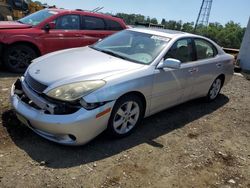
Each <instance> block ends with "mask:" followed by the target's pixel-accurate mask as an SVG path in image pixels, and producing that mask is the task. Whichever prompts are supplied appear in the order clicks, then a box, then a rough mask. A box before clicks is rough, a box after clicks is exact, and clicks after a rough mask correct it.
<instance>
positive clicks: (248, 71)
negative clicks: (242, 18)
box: [238, 18, 250, 79]
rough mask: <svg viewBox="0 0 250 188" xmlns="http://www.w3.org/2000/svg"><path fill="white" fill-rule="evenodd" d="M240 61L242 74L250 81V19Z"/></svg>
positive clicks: (239, 56) (241, 48)
mask: <svg viewBox="0 0 250 188" xmlns="http://www.w3.org/2000/svg"><path fill="white" fill-rule="evenodd" d="M238 60H239V63H240V67H241V69H242V73H243V74H244V75H245V76H246V78H247V79H250V18H249V21H248V25H247V29H246V32H245V35H244V38H243V41H242V43H241V47H240V53H239V55H238Z"/></svg>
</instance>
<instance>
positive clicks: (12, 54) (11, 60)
mask: <svg viewBox="0 0 250 188" xmlns="http://www.w3.org/2000/svg"><path fill="white" fill-rule="evenodd" d="M36 57H37V54H36V51H35V50H34V49H32V48H31V47H30V46H27V45H23V44H18V45H13V46H10V47H9V48H8V49H7V50H6V51H5V52H4V57H3V58H4V65H5V66H6V68H7V69H8V70H9V71H11V72H15V73H23V72H25V70H26V69H27V67H28V66H29V65H30V63H31V61H32V60H33V59H35V58H36Z"/></svg>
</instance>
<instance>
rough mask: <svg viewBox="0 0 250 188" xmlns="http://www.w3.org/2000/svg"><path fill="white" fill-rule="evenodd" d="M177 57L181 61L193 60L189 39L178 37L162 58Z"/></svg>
mask: <svg viewBox="0 0 250 188" xmlns="http://www.w3.org/2000/svg"><path fill="white" fill-rule="evenodd" d="M167 58H173V59H178V60H180V61H181V62H182V63H186V62H190V61H193V47H192V40H191V39H189V38H188V39H180V40H178V41H177V42H176V43H174V45H173V46H172V47H171V48H170V50H169V51H168V52H167V54H166V55H165V58H164V59H167Z"/></svg>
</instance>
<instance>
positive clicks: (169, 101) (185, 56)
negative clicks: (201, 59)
mask: <svg viewBox="0 0 250 188" xmlns="http://www.w3.org/2000/svg"><path fill="white" fill-rule="evenodd" d="M167 58H174V59H178V60H180V61H181V62H182V64H181V67H180V68H179V69H172V68H164V69H156V70H155V75H154V86H153V91H152V100H151V113H152V114H153V113H156V112H158V111H160V110H162V109H165V108H168V107H171V106H174V105H176V104H179V103H181V102H183V101H186V100H188V99H189V98H190V97H191V94H192V89H193V84H192V83H193V66H194V65H193V63H194V62H192V61H193V60H194V53H193V48H192V40H191V39H189V38H185V39H180V40H178V41H177V42H176V43H175V44H174V45H173V46H172V47H171V48H170V50H169V51H168V52H167V54H166V55H165V57H164V59H167Z"/></svg>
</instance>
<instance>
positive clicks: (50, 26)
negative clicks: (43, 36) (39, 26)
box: [44, 22, 56, 31]
mask: <svg viewBox="0 0 250 188" xmlns="http://www.w3.org/2000/svg"><path fill="white" fill-rule="evenodd" d="M55 27H56V24H55V23H54V22H50V23H48V24H46V25H45V26H44V30H45V31H49V30H51V29H55Z"/></svg>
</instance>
